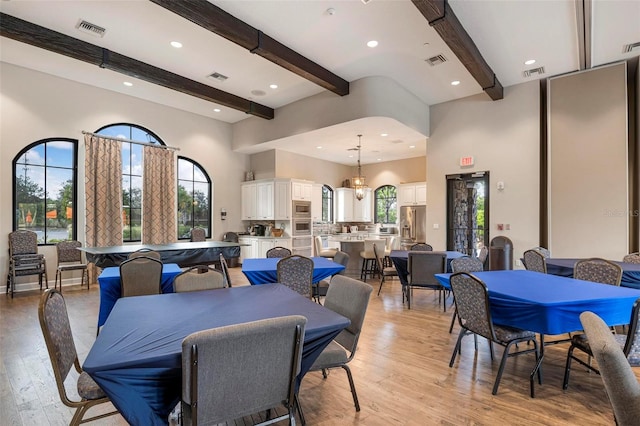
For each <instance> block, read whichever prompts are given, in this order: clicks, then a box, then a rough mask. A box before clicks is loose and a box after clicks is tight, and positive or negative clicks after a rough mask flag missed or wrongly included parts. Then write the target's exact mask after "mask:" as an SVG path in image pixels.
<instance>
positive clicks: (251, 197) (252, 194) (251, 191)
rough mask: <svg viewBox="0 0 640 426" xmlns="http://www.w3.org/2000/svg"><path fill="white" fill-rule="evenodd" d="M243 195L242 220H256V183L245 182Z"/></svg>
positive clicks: (242, 190) (242, 189)
mask: <svg viewBox="0 0 640 426" xmlns="http://www.w3.org/2000/svg"><path fill="white" fill-rule="evenodd" d="M240 191H241V192H240V193H241V197H242V220H256V219H257V214H256V205H257V201H258V200H257V193H256V184H255V183H243V184H242V188H241V190H240Z"/></svg>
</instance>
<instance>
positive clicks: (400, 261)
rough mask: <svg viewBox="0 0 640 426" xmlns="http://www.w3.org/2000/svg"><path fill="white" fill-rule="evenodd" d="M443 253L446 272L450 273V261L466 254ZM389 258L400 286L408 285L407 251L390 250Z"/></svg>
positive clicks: (455, 252)
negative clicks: (445, 258) (396, 273)
mask: <svg viewBox="0 0 640 426" xmlns="http://www.w3.org/2000/svg"><path fill="white" fill-rule="evenodd" d="M434 253H442V252H434ZM444 253H447V272H451V261H452V260H453V259H457V258H459V257H463V256H466V254H463V253H460V252H458V251H445V252H444ZM389 258H390V259H391V261H392V262H393V265H394V266H395V267H396V271H398V278H400V282H401V283H402V285H407V284H409V282H408V281H407V276H408V275H409V250H391V253H389Z"/></svg>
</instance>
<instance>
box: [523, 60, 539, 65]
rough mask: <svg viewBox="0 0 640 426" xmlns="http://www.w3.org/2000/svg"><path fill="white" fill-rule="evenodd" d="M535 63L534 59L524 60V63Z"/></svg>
mask: <svg viewBox="0 0 640 426" xmlns="http://www.w3.org/2000/svg"><path fill="white" fill-rule="evenodd" d="M535 63H536V60H535V59H528V60H526V61H524V64H525V65H532V64H535Z"/></svg>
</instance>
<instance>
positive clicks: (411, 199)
mask: <svg viewBox="0 0 640 426" xmlns="http://www.w3.org/2000/svg"><path fill="white" fill-rule="evenodd" d="M426 204H427V183H426V182H415V183H404V184H401V185H398V205H400V206H423V205H426Z"/></svg>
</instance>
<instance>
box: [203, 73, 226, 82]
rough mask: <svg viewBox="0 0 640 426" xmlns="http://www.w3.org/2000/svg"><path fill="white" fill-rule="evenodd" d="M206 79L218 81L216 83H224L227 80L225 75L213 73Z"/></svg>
mask: <svg viewBox="0 0 640 426" xmlns="http://www.w3.org/2000/svg"><path fill="white" fill-rule="evenodd" d="M207 77H208V78H213V79H214V80H218V81H226V79H228V78H229V77H227V76H226V75H222V74H220V73H219V72H214V73H213V74H210V75H208V76H207Z"/></svg>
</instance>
